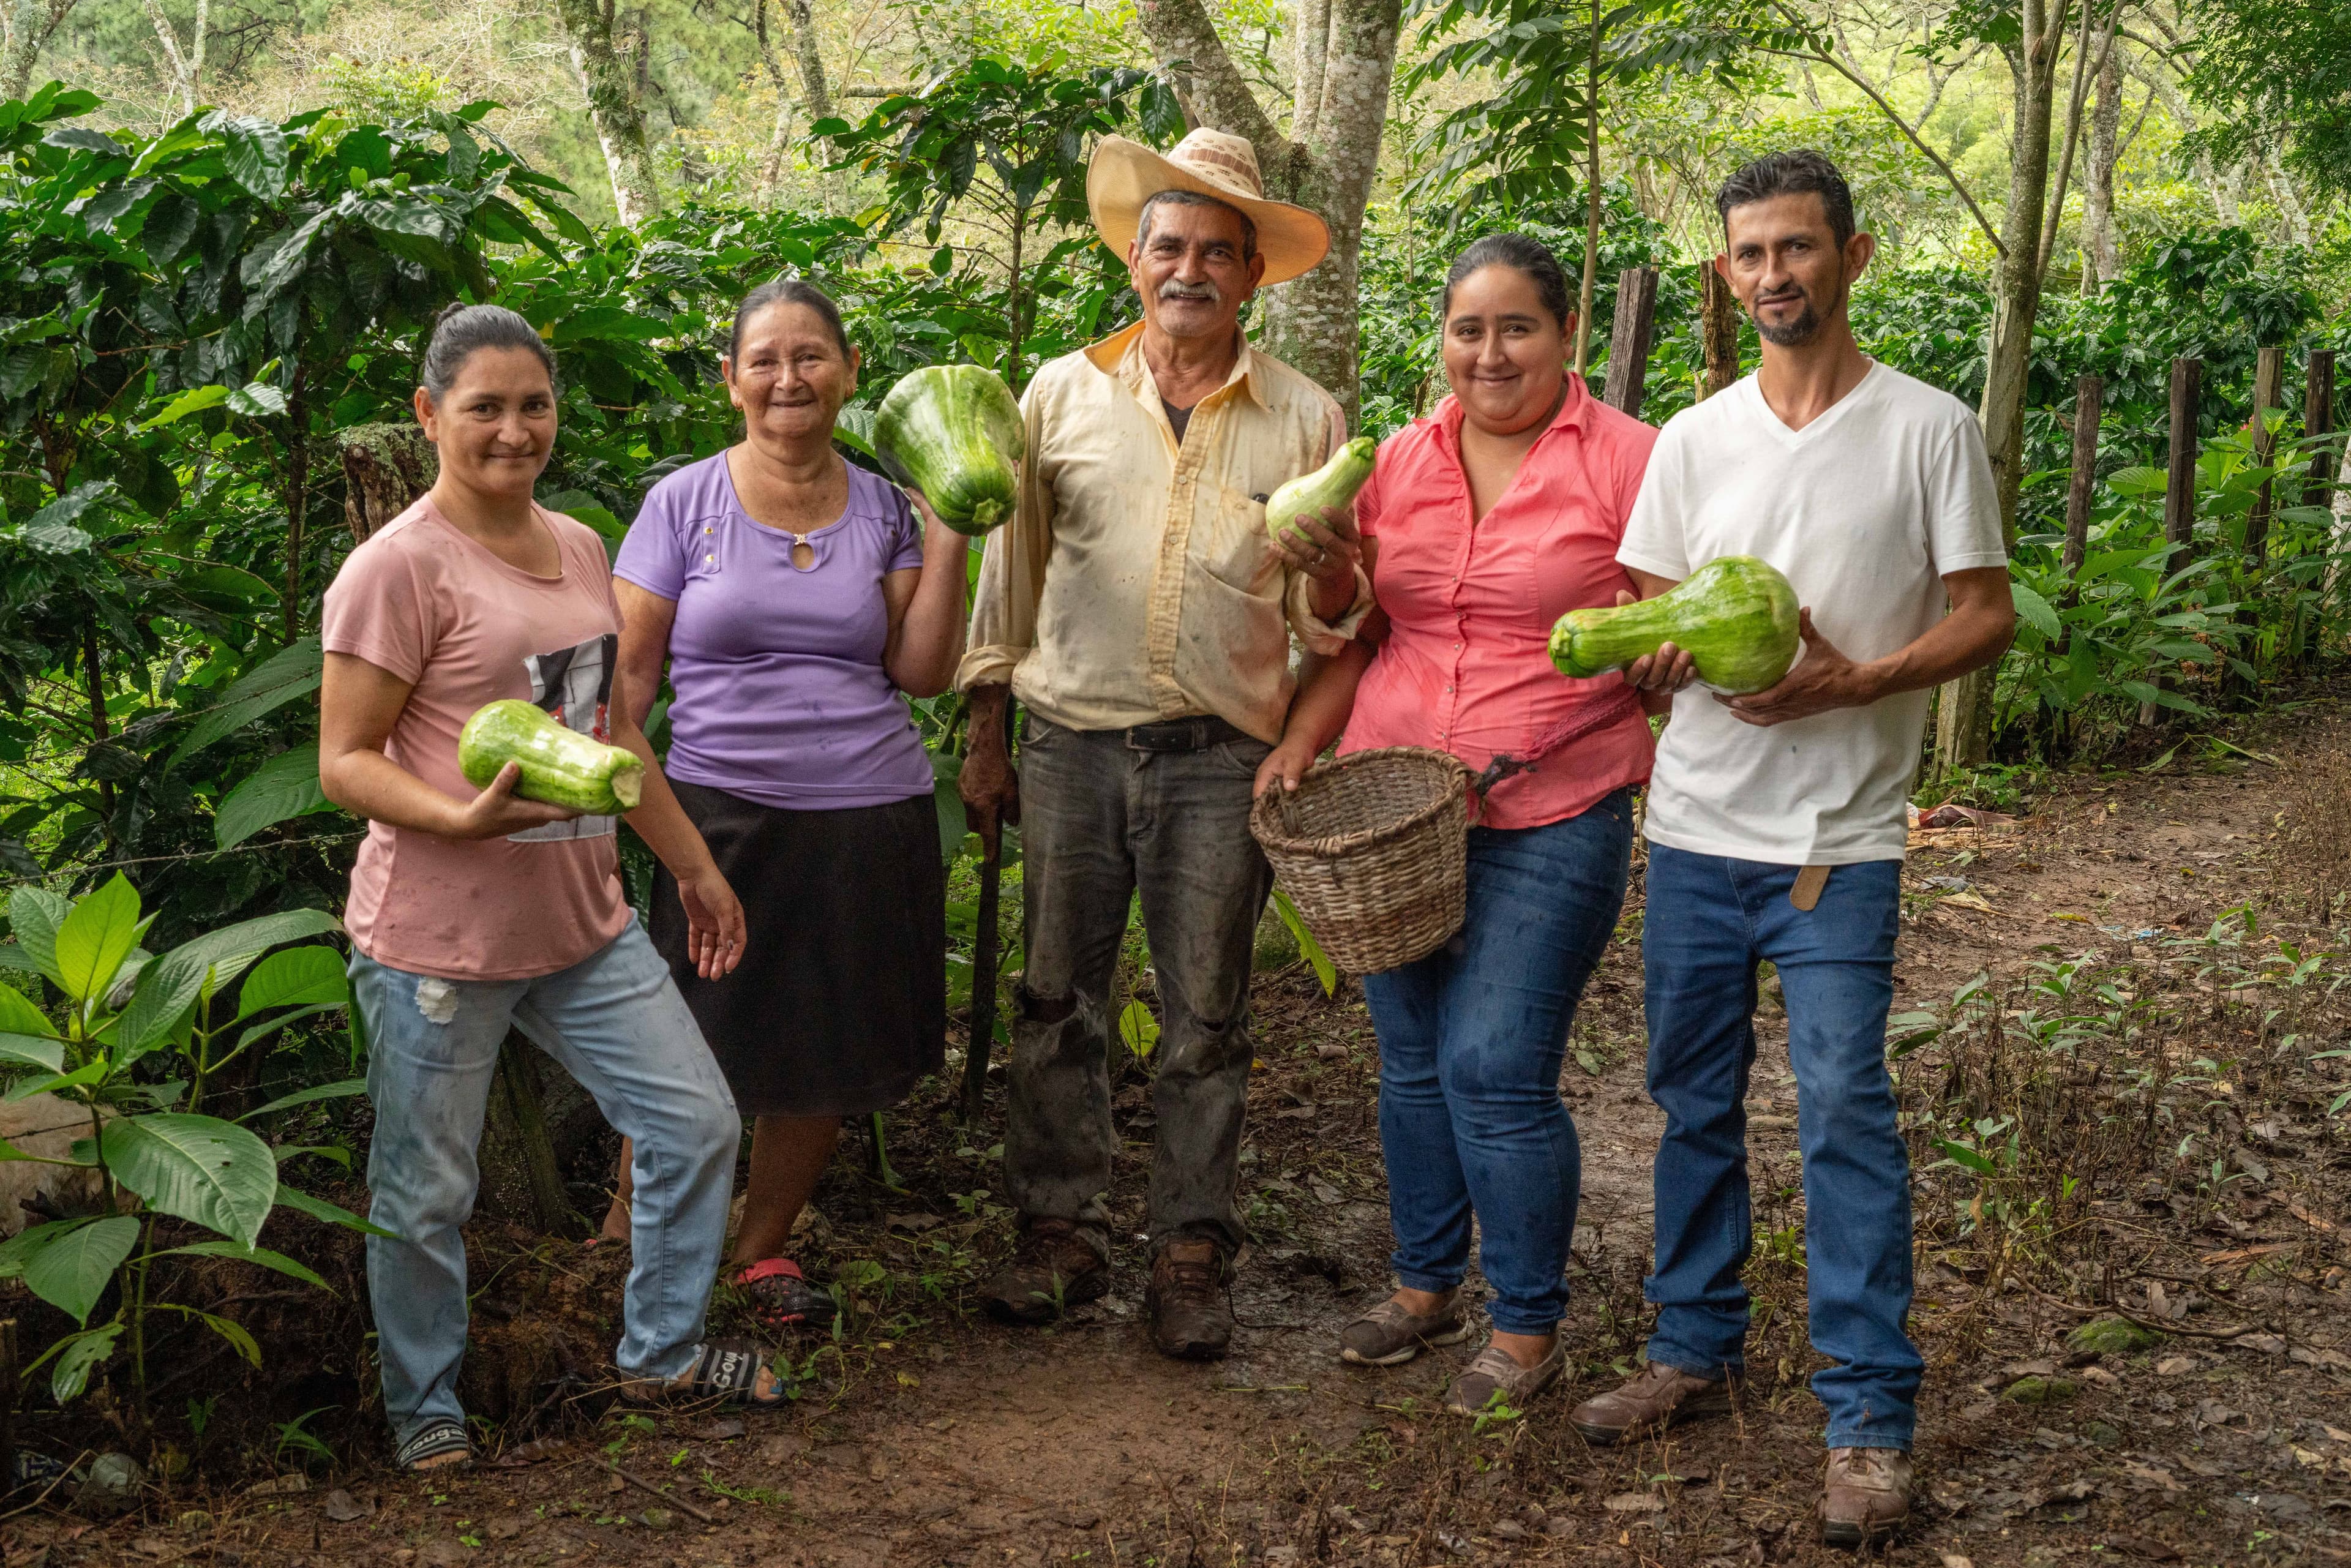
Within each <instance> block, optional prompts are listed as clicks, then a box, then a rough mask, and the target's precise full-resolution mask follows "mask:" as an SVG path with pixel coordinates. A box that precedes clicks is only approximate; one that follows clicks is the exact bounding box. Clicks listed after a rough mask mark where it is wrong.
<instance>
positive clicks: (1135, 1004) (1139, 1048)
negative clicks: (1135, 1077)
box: [1118, 1000, 1159, 1061]
mask: <svg viewBox="0 0 2351 1568" xmlns="http://www.w3.org/2000/svg"><path fill="white" fill-rule="evenodd" d="M1118 1038H1119V1039H1121V1040H1124V1041H1125V1042H1126V1049H1127V1050H1129V1051H1133V1052H1134V1054H1135V1056H1136V1058H1137V1059H1138V1060H1144V1061H1147V1060H1148V1059H1149V1058H1150V1055H1151V1052H1152V1050H1153V1049H1154V1048H1155V1046H1157V1045H1158V1043H1159V1020H1158V1019H1155V1018H1154V1017H1152V1016H1151V1009H1149V1008H1148V1007H1145V1006H1144V1004H1143V1002H1142V1001H1140V1000H1136V1001H1132V1002H1129V1003H1127V1004H1126V1008H1125V1009H1124V1010H1123V1011H1122V1012H1121V1013H1120V1014H1119V1015H1118Z"/></svg>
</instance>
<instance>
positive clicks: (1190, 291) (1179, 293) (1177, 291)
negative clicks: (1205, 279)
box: [1159, 277, 1225, 305]
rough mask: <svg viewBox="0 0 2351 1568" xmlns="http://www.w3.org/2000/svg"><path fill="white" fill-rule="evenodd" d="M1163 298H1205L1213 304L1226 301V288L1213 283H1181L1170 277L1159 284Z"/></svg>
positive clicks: (1160, 295) (1160, 294)
mask: <svg viewBox="0 0 2351 1568" xmlns="http://www.w3.org/2000/svg"><path fill="white" fill-rule="evenodd" d="M1159 298H1162V299H1204V300H1206V301H1207V302H1208V303H1209V304H1211V305H1221V304H1223V303H1224V298H1225V293H1224V290H1223V289H1221V288H1218V287H1217V286H1216V285H1215V284H1213V283H1179V282H1177V281H1176V280H1175V278H1172V277H1171V278H1169V279H1168V280H1167V281H1166V282H1165V283H1163V284H1161V285H1160V286H1159Z"/></svg>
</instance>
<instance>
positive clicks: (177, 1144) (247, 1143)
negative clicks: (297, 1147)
mask: <svg viewBox="0 0 2351 1568" xmlns="http://www.w3.org/2000/svg"><path fill="white" fill-rule="evenodd" d="M100 1146H101V1148H102V1150H103V1152H104V1154H105V1156H106V1164H107V1167H108V1168H109V1169H110V1170H111V1171H112V1172H113V1173H114V1177H115V1179H116V1180H117V1181H120V1183H121V1184H122V1185H123V1186H127V1187H129V1188H130V1189H131V1191H133V1192H135V1193H137V1194H138V1195H139V1196H140V1197H143V1198H145V1199H146V1200H147V1201H148V1202H149V1203H151V1204H152V1205H154V1206H155V1207H157V1208H160V1209H162V1211H163V1212H164V1213H166V1214H173V1215H177V1216H179V1217H180V1218H182V1219H192V1220H194V1221H195V1222H196V1223H197V1224H199V1225H204V1226H209V1227H210V1228H213V1229H214V1230H217V1231H219V1232H220V1233H221V1234H222V1235H224V1236H226V1237H228V1238H229V1239H232V1240H234V1241H236V1242H238V1243H240V1244H242V1245H244V1246H247V1247H250V1246H251V1245H253V1243H254V1241H255V1239H257V1238H258V1237H259V1236H260V1234H261V1225H262V1221H264V1220H266V1219H267V1218H269V1207H270V1205H271V1204H272V1203H274V1202H276V1201H277V1159H276V1157H275V1156H274V1155H271V1154H270V1152H269V1145H267V1144H265V1143H263V1142H262V1141H261V1140H260V1139H259V1138H257V1137H256V1136H254V1135H253V1134H251V1133H249V1132H247V1131H246V1129H245V1128H243V1127H240V1126H238V1125H236V1124H235V1123H233V1122H224V1121H222V1120H221V1119H220V1118H218V1117H217V1116H193V1115H189V1114H187V1113H184V1112H172V1113H162V1114H157V1115H150V1116H131V1117H124V1118H122V1119H120V1120H119V1121H113V1122H109V1123H108V1124H106V1131H105V1133H104V1134H103V1135H102V1137H101V1140H100Z"/></svg>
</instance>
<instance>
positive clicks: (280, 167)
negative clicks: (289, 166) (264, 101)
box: [221, 119, 286, 203]
mask: <svg viewBox="0 0 2351 1568" xmlns="http://www.w3.org/2000/svg"><path fill="white" fill-rule="evenodd" d="M222 130H223V131H224V133H225V137H226V140H227V142H228V145H227V148H226V150H225V152H224V153H223V156H222V159H221V162H224V163H225V164H226V165H227V167H228V177H229V178H230V179H232V180H235V182H236V183H238V184H240V185H242V186H244V187H245V188H246V191H248V192H249V193H252V194H254V195H256V196H258V197H259V198H261V200H263V201H265V202H269V203H276V202H277V200H278V199H279V198H280V197H282V196H284V195H285V194H286V133H285V132H284V131H280V130H278V129H277V127H276V126H275V125H272V124H270V123H269V122H268V121H267V120H246V119H239V120H230V121H229V122H228V123H227V124H226V125H225V126H224V127H223V128H222Z"/></svg>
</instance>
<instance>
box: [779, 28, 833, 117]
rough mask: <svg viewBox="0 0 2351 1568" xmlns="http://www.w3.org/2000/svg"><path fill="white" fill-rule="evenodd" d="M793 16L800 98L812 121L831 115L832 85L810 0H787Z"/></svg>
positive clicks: (793, 39)
mask: <svg viewBox="0 0 2351 1568" xmlns="http://www.w3.org/2000/svg"><path fill="white" fill-rule="evenodd" d="M784 11H785V14H786V15H788V16H790V17H791V19H792V60H793V63H794V64H796V65H798V66H799V72H800V101H801V102H802V103H805V104H807V105H808V111H809V120H810V122H811V123H813V122H814V121H816V120H826V119H830V118H831V115H832V89H831V88H830V87H829V86H827V85H826V82H825V79H824V57H823V56H822V55H820V54H819V53H818V52H817V47H816V13H815V11H814V10H812V9H811V8H810V5H809V0H784Z"/></svg>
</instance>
